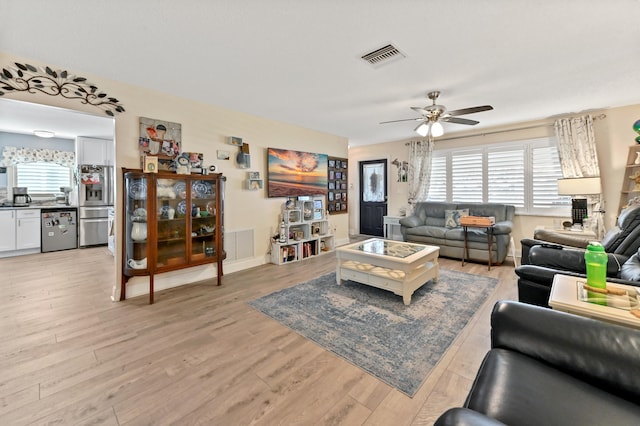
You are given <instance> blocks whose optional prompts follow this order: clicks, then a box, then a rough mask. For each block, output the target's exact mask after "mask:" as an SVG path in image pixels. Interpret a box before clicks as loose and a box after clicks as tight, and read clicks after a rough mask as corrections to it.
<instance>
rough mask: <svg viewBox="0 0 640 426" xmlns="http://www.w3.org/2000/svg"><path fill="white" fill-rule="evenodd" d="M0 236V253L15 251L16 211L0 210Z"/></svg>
mask: <svg viewBox="0 0 640 426" xmlns="http://www.w3.org/2000/svg"><path fill="white" fill-rule="evenodd" d="M38 229H40V227H39V226H38ZM0 235H1V236H2V237H0V252H3V251H11V250H15V249H16V210H0Z"/></svg>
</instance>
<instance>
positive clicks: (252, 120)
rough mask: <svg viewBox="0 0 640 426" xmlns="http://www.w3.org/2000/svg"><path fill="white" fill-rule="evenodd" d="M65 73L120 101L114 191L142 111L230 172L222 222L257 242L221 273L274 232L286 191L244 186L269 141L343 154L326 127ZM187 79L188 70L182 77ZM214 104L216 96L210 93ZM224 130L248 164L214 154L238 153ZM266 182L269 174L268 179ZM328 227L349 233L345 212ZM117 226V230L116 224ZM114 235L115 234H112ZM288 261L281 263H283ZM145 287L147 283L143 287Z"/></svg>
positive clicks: (344, 236) (64, 103) (200, 272)
mask: <svg viewBox="0 0 640 426" xmlns="http://www.w3.org/2000/svg"><path fill="white" fill-rule="evenodd" d="M14 62H21V63H29V64H31V65H34V66H43V65H48V66H50V67H52V68H56V69H66V68H65V65H64V64H42V63H40V62H38V61H37V60H33V59H25V58H20V57H16V56H12V55H10V54H8V53H5V52H0V63H2V64H3V66H9V65H11V64H13V63H14ZM68 71H69V72H70V73H73V74H77V75H81V76H82V77H86V78H87V79H88V80H89V81H90V82H91V83H94V84H96V85H97V86H98V88H99V89H100V90H102V91H104V92H106V93H107V94H108V95H109V96H113V97H115V98H117V99H118V100H119V101H120V102H121V103H122V105H123V106H124V108H125V110H126V111H125V112H124V113H121V114H119V115H117V116H116V118H115V126H116V138H115V142H116V172H117V173H116V174H117V184H116V190H118V189H119V188H120V187H121V185H122V176H121V174H120V173H119V170H120V168H121V167H128V168H139V167H140V158H139V156H138V146H137V144H138V136H139V118H140V117H149V118H154V119H160V120H166V121H170V122H175V123H180V124H181V125H182V149H183V151H192V152H201V153H203V154H204V162H205V164H206V165H210V164H215V165H216V166H217V171H218V172H221V173H223V174H224V175H225V176H226V177H227V184H226V197H225V229H226V230H227V231H234V230H241V229H248V228H254V229H255V241H254V246H255V248H256V253H255V254H256V255H255V258H253V259H250V260H248V261H247V260H245V261H242V262H240V263H237V264H233V263H229V262H225V273H228V272H233V271H235V270H240V269H245V268H248V267H252V266H256V265H259V264H262V263H265V262H266V261H267V252H268V250H269V241H270V237H271V236H272V235H274V234H275V233H276V227H277V225H278V216H279V214H280V207H281V204H282V203H283V202H284V201H285V199H284V198H273V199H269V198H267V193H266V185H265V190H264V191H249V190H246V189H244V184H245V179H246V178H247V172H248V171H258V172H260V173H261V175H262V176H263V178H266V162H267V159H266V148H268V147H274V148H283V149H293V150H301V151H308V152H316V153H322V154H328V155H332V156H337V157H347V153H348V148H347V139H346V138H344V137H340V136H335V135H331V134H327V133H322V132H318V131H314V130H309V129H305V128H302V127H297V126H293V125H290V124H285V123H280V122H276V121H272V120H267V119H264V118H261V117H256V116H251V115H248V114H244V113H240V112H236V111H231V110H228V109H224V108H220V107H216V106H212V105H208V104H202V103H197V102H193V101H190V100H187V99H183V98H178V97H175V96H169V95H166V94H163V93H160V92H155V91H151V90H147V89H144V88H141V87H135V86H130V85H127V84H123V83H120V82H117V81H112V80H107V79H103V78H100V77H99V76H94V75H89V74H84V73H82V72H81V71H79V70H68ZM184 78H189V76H184ZM5 97H6V98H9V99H16V100H23V101H28V102H35V103H41V104H45V105H52V106H57V107H61V108H67V109H74V110H79V111H84V112H88V113H91V114H96V115H102V114H103V112H102V111H100V110H99V109H97V108H95V107H90V106H86V105H83V104H81V103H80V102H79V101H77V100H68V99H65V98H63V97H61V96H48V95H43V94H29V93H22V92H21V93H11V94H8V95H5ZM211 103H213V104H215V99H212V100H211ZM229 136H237V137H241V138H243V141H244V142H246V143H248V144H249V146H250V151H251V168H250V169H240V168H238V167H237V166H236V164H235V161H233V158H235V156H234V155H233V156H232V160H229V161H219V160H217V153H216V152H217V150H226V151H230V152H231V153H232V154H235V153H236V152H237V150H238V148H237V147H235V146H233V145H230V144H228V143H227V138H228V137H229ZM265 184H266V181H265ZM121 205H122V200H121V195H120V193H119V191H118V193H116V212H117V220H116V227H117V229H118V230H119V229H121V224H122V213H121ZM329 220H330V226H331V228H332V229H333V228H335V229H336V241H337V242H338V243H339V242H344V241H347V240H348V217H347V215H336V216H331V217H330V219H329ZM118 232H119V231H118ZM117 235H119V234H117ZM121 256H122V253H121V247H120V245H119V244H118V247H117V253H116V275H115V277H114V285H115V288H116V291H115V293H114V297H115V298H116V299H117V298H118V297H119V282H120V273H121V260H120V259H121ZM283 267H285V266H283ZM163 275H165V276H164V277H163V276H159V277H156V288H157V289H162V288H166V287H171V286H175V285H180V284H184V283H186V282H191V281H194V280H201V279H206V278H212V277H214V276H215V268H214V267H212V266H210V265H209V266H206V267H197V268H191V269H190V270H188V271H177V272H174V273H171V274H163ZM130 282H131V283H132V287H135V286H137V285H138V284H137V283H140V285H139V286H138V287H139V289H138V290H135V292H136V294H140V293H143V292H145V291H148V287H147V286H146V282H147V279H146V278H145V277H136V278H134V279H132V280H131V281H130ZM145 288H147V290H145Z"/></svg>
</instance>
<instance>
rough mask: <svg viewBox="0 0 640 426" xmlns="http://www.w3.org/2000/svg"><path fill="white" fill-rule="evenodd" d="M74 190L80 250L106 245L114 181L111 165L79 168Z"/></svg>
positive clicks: (85, 165) (82, 166)
mask: <svg viewBox="0 0 640 426" xmlns="http://www.w3.org/2000/svg"><path fill="white" fill-rule="evenodd" d="M79 172H80V184H79V188H78V204H79V206H78V207H79V212H78V213H79V219H78V223H79V234H80V247H87V246H95V245H106V244H107V242H108V240H109V209H110V208H113V187H114V184H115V179H114V176H113V167H112V166H94V165H88V164H84V165H81V166H79Z"/></svg>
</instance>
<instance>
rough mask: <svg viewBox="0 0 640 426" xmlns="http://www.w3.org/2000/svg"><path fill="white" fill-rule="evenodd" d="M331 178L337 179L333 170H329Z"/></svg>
mask: <svg viewBox="0 0 640 426" xmlns="http://www.w3.org/2000/svg"><path fill="white" fill-rule="evenodd" d="M329 179H331V180H333V179H335V174H334V172H333V170H329Z"/></svg>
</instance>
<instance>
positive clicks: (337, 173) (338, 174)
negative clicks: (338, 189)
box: [336, 172, 342, 180]
mask: <svg viewBox="0 0 640 426" xmlns="http://www.w3.org/2000/svg"><path fill="white" fill-rule="evenodd" d="M340 179H342V172H336V180H340Z"/></svg>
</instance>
